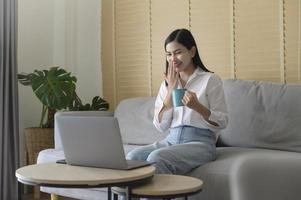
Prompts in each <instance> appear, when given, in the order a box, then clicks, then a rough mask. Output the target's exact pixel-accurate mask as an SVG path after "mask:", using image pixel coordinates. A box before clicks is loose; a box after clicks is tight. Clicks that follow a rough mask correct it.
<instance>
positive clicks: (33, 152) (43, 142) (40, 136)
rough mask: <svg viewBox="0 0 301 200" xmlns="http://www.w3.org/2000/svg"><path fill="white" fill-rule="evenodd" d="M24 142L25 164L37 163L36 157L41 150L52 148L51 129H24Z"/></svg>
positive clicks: (52, 131)
mask: <svg viewBox="0 0 301 200" xmlns="http://www.w3.org/2000/svg"><path fill="white" fill-rule="evenodd" d="M25 142H26V151H27V158H28V160H27V164H29V165H32V164H35V163H37V157H38V154H39V152H40V151H42V150H43V149H49V148H54V129H53V128H37V127H33V128H26V129H25Z"/></svg>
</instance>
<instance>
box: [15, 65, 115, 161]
mask: <svg viewBox="0 0 301 200" xmlns="http://www.w3.org/2000/svg"><path fill="white" fill-rule="evenodd" d="M18 80H19V82H20V83H21V84H22V85H25V86H31V87H32V90H33V92H34V94H35V96H36V97H37V98H38V99H39V100H40V102H41V103H42V112H41V119H40V122H39V126H38V127H33V128H26V129H25V140H26V146H27V147H26V148H27V151H28V164H34V163H36V158H37V154H38V152H40V151H41V150H42V149H46V148H52V147H53V146H54V138H53V137H54V130H53V127H54V114H55V112H56V111H58V110H63V109H65V110H78V111H82V110H108V108H109V104H108V103H107V102H106V101H105V100H103V99H102V98H100V97H99V96H96V97H94V98H93V100H92V104H83V103H82V101H81V100H80V98H79V97H78V95H77V94H76V81H77V79H76V77H75V76H72V75H71V73H70V72H67V71H66V70H65V69H63V68H60V67H51V68H50V69H49V70H34V72H32V73H21V74H18Z"/></svg>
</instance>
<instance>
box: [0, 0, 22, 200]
mask: <svg viewBox="0 0 301 200" xmlns="http://www.w3.org/2000/svg"><path fill="white" fill-rule="evenodd" d="M17 86H18V85H17V0H0V200H17V199H20V192H19V187H18V182H17V180H16V177H15V171H16V169H17V168H18V166H19V127H18V87H17Z"/></svg>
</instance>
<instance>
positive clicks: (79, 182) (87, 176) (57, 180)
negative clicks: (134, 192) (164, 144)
mask: <svg viewBox="0 0 301 200" xmlns="http://www.w3.org/2000/svg"><path fill="white" fill-rule="evenodd" d="M154 173H155V167H153V166H146V167H141V168H137V169H132V170H115V169H105V168H95V167H83V166H73V165H68V164H57V163H45V164H36V165H28V166H25V167H22V168H19V169H18V170H16V177H17V178H18V181H20V182H22V183H25V184H31V185H42V186H50V187H51V186H52V187H58V186H62V187H76V186H77V187H82V186H83V187H100V186H103V187H106V186H109V185H118V184H122V183H130V182H134V181H138V180H142V179H147V178H149V177H152V176H153V174H154Z"/></svg>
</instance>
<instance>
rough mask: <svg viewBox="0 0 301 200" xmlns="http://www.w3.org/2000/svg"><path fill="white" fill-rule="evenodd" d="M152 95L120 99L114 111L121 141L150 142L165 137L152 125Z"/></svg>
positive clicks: (130, 142)
mask: <svg viewBox="0 0 301 200" xmlns="http://www.w3.org/2000/svg"><path fill="white" fill-rule="evenodd" d="M154 106H155V98H154V97H141V98H131V99H126V100H123V101H121V102H120V103H119V104H118V106H117V108H116V110H115V113H114V116H115V117H116V118H117V119H118V122H119V126H120V131H121V135H122V140H123V143H126V144H139V145H140V144H150V143H153V142H155V141H158V140H161V139H163V138H165V137H166V133H160V132H159V131H158V130H157V129H156V128H155V126H154V125H153V116H154Z"/></svg>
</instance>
